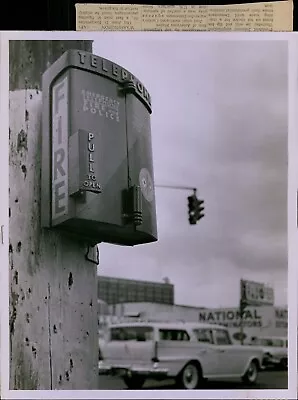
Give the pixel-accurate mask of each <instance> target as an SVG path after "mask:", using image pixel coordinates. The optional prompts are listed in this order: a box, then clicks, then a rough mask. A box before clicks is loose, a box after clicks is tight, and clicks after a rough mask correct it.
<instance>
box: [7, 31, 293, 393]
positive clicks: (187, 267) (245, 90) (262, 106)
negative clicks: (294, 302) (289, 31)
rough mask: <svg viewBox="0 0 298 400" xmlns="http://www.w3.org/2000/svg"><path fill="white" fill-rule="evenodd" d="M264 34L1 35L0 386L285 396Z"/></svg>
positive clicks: (283, 281) (275, 68) (269, 57)
mask: <svg viewBox="0 0 298 400" xmlns="http://www.w3.org/2000/svg"><path fill="white" fill-rule="evenodd" d="M27 36H28V35H27ZM275 38H276V39H268V35H267V36H266V35H262V34H260V35H245V34H242V35H240V34H237V33H235V34H232V33H231V34H224V35H219V34H217V35H212V34H210V35H207V34H206V35H201V34H195V33H192V34H188V33H186V34H178V33H162V32H160V33H148V34H146V33H141V32H134V33H124V32H122V33H120V32H114V33H113V32H102V33H92V34H89V36H88V35H86V34H76V33H68V34H67V35H66V34H65V35H63V34H60V35H59V34H58V33H56V34H55V35H54V34H52V36H51V35H50V34H47V35H46V34H41V33H39V34H38V33H36V35H33V34H31V36H30V37H29V36H28V39H27V38H26V35H24V37H22V35H20V34H19V35H18V36H17V35H16V34H15V36H14V39H11V40H9V43H8V50H9V139H8V142H9V210H8V214H9V215H8V218H9V234H8V235H9V245H8V246H7V252H8V256H7V257H8V275H9V293H8V296H9V321H8V324H7V325H8V327H7V329H8V330H9V349H8V350H7V354H8V357H9V372H8V375H9V377H8V379H9V390H10V391H19V390H29V391H35V390H41V391H48V390H50V391H59V393H60V390H61V391H66V392H68V393H69V391H76V390H80V391H84V393H86V396H88V391H89V390H92V391H105V392H102V393H105V395H106V396H110V394H109V393H110V392H111V391H117V393H118V394H119V396H120V397H121V393H122V391H126V390H132V391H137V393H138V395H140V396H142V393H144V396H146V392H150V391H155V393H157V394H158V393H159V392H158V391H159V390H166V391H173V395H175V393H176V391H177V390H178V389H180V390H184V391H185V395H186V396H187V394H189V393H190V391H193V390H196V391H197V392H196V393H197V394H196V396H197V398H204V396H206V395H208V393H207V392H208V391H213V390H218V391H220V393H227V394H229V396H230V397H229V398H233V396H234V393H238V395H239V393H245V394H246V395H247V393H249V396H250V398H257V395H258V396H260V391H262V390H263V389H266V390H270V391H271V392H272V393H274V391H275V390H283V391H284V393H287V392H286V391H287V390H288V378H289V376H288V375H289V374H288V347H289V336H288V333H289V329H290V328H289V327H288V306H289V304H288V303H289V300H288V299H289V290H290V288H289V287H288V286H289V285H288V272H289V267H288V134H289V122H288V120H289V85H288V83H289V64H288V63H289V61H288V60H289V50H288V41H287V40H286V39H285V38H284V39H283V36H282V34H281V36H280V37H279V36H278V35H276V36H275ZM289 325H290V322H289ZM295 332H296V328H295ZM271 392H270V393H271ZM94 393H97V392H94ZM134 394H136V393H132V395H134ZM147 396H148V393H147ZM155 396H156V395H155ZM254 396H256V397H254ZM259 398H260V397H259Z"/></svg>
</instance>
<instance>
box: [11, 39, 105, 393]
mask: <svg viewBox="0 0 298 400" xmlns="http://www.w3.org/2000/svg"><path fill="white" fill-rule="evenodd" d="M68 49H81V50H86V51H92V42H90V41H12V42H10V129H9V137H10V160H9V165H10V172H9V175H10V176H9V179H10V195H9V196H10V197H9V204H10V205H9V207H10V208H9V217H10V223H9V236H10V238H9V242H10V243H9V260H10V261H9V262H10V321H9V322H10V357H11V365H10V389H15V390H16V389H22V390H35V389H42V390H51V389H58V390H59V389H69V390H72V389H81V390H83V389H85V390H90V389H97V376H98V371H97V363H98V360H97V355H98V336H97V280H96V265H95V264H93V263H91V262H88V261H87V260H86V259H85V253H86V246H85V244H84V243H81V242H79V241H75V240H74V239H70V238H68V237H67V236H66V235H65V234H61V233H59V232H56V231H52V230H43V229H41V227H40V213H41V206H40V187H41V182H40V180H41V179H40V176H41V139H42V132H41V104H42V94H41V76H42V73H43V72H44V71H45V70H46V69H47V68H48V67H49V65H50V64H52V63H53V62H54V61H55V60H56V59H57V58H59V57H60V56H61V55H62V54H63V53H64V52H65V51H66V50H68ZM49 207H50V204H49Z"/></svg>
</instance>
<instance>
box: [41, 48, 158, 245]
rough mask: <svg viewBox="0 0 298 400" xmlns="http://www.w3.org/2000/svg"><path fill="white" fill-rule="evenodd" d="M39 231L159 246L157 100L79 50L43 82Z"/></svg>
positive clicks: (63, 59)
mask: <svg viewBox="0 0 298 400" xmlns="http://www.w3.org/2000/svg"><path fill="white" fill-rule="evenodd" d="M42 96H43V110H42V170H41V184H42V186H41V225H42V227H43V228H57V229H60V230H63V231H65V232H69V233H70V234H73V235H76V236H79V237H81V238H82V239H84V240H86V241H87V242H88V243H90V244H93V245H95V244H96V243H100V242H107V243H114V244H119V245H127V246H133V245H137V244H142V243H149V242H154V241H156V240H157V227H156V207H155V192H154V175H153V163H152V147H151V127H150V114H151V99H150V94H149V93H148V91H147V89H146V88H145V86H144V85H143V84H142V83H141V82H140V81H139V80H138V79H137V78H136V77H135V76H134V75H133V74H131V73H130V72H129V71H127V70H126V69H124V68H123V67H121V66H119V65H117V64H115V63H113V62H111V61H109V60H107V59H104V58H101V57H98V56H95V55H94V54H92V53H88V52H85V51H81V50H69V51H67V52H65V53H64V54H63V55H62V56H61V57H60V58H59V59H58V60H57V61H56V62H55V63H54V64H52V65H51V66H50V67H49V68H48V69H47V70H46V71H45V73H44V74H43V77H42Z"/></svg>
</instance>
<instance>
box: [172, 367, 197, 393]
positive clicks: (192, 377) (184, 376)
mask: <svg viewBox="0 0 298 400" xmlns="http://www.w3.org/2000/svg"><path fill="white" fill-rule="evenodd" d="M201 382H202V372H201V369H200V367H199V366H198V365H196V364H195V363H193V362H190V363H188V364H187V365H185V367H184V368H183V370H182V371H181V372H180V374H179V375H178V377H177V379H176V383H177V385H178V387H179V388H181V389H186V390H191V389H196V388H197V387H198V386H199V385H200V384H201Z"/></svg>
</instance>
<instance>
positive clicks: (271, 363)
mask: <svg viewBox="0 0 298 400" xmlns="http://www.w3.org/2000/svg"><path fill="white" fill-rule="evenodd" d="M280 363H281V359H280V358H274V357H272V358H269V359H267V360H266V361H265V362H264V365H265V367H270V366H277V365H280Z"/></svg>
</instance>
